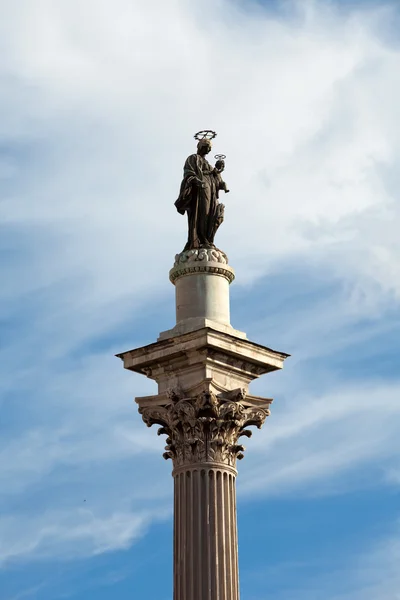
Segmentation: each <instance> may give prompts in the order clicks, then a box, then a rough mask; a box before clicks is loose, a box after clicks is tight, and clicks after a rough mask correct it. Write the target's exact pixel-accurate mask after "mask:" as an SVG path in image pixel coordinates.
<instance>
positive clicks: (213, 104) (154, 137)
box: [0, 0, 400, 556]
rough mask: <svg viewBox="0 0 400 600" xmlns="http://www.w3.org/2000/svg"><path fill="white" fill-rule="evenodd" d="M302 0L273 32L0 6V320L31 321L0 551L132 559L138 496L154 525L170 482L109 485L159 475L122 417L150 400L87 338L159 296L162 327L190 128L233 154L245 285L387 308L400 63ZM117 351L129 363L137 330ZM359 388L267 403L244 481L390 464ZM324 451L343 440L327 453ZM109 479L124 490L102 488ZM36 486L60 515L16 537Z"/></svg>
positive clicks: (177, 14) (147, 16)
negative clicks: (86, 500)
mask: <svg viewBox="0 0 400 600" xmlns="http://www.w3.org/2000/svg"><path fill="white" fill-rule="evenodd" d="M300 6H302V7H304V6H305V7H308V9H307V10H306V11H303V10H302V8H300V9H299V11H298V12H297V13H294V12H293V11H292V13H291V14H292V15H294V16H293V18H287V16H288V15H286V18H285V19H284V18H279V17H278V16H271V15H270V14H269V13H268V12H264V11H263V10H262V9H261V8H259V9H256V8H255V7H254V10H253V11H249V12H246V11H245V10H244V9H243V8H241V7H240V4H239V3H233V2H227V1H222V0H219V1H218V2H216V1H215V0H207V1H203V2H202V5H201V10H200V9H199V8H198V6H197V4H196V3H194V2H192V3H190V2H183V1H178V0H173V1H169V2H162V1H161V0H159V1H155V0H153V1H148V0H146V1H144V0H143V1H138V0H136V1H132V0H115V1H114V2H112V3H111V2H107V1H101V2H99V1H98V0H87V2H85V3H82V2H78V1H77V0H69V1H68V2H67V1H60V2H58V3H57V4H55V3H54V2H51V1H50V0H41V1H38V2H36V3H32V2H29V1H28V0H22V1H21V2H19V3H18V6H17V5H16V4H13V3H6V2H5V1H4V0H3V1H1V2H0V7H1V9H2V14H3V19H2V23H1V24H0V37H1V40H2V53H1V57H0V85H1V88H2V98H1V99H0V107H1V111H2V115H3V118H2V121H1V123H0V136H1V147H0V150H1V152H0V177H1V179H0V186H1V189H2V201H1V204H0V221H1V223H2V235H3V237H2V245H1V248H0V250H1V251H4V253H5V254H6V256H7V262H6V261H4V270H3V274H2V287H1V290H0V306H1V309H2V314H3V315H4V318H7V319H8V320H9V321H10V322H11V323H13V322H14V320H15V319H16V320H17V321H18V322H22V323H23V326H22V331H21V330H20V329H17V328H16V329H15V334H14V335H13V334H12V332H11V334H10V333H9V332H7V331H5V333H4V336H5V339H6V340H7V345H6V346H5V345H4V346H3V349H2V350H1V352H0V355H1V356H0V358H1V360H2V366H3V368H4V377H2V380H1V387H2V390H3V392H4V394H5V398H6V399H5V401H4V403H3V410H4V411H6V410H10V411H11V413H12V414H14V413H13V410H15V411H17V410H18V411H19V413H20V415H19V419H14V421H15V422H14V421H13V425H14V426H15V430H14V429H12V428H11V429H10V431H9V436H7V437H4V440H3V444H2V447H1V449H0V466H1V468H0V474H1V476H2V477H3V478H4V480H3V482H2V483H3V485H2V492H3V496H4V498H5V500H4V506H5V507H6V508H4V510H3V514H4V515H5V517H4V519H3V521H2V526H3V527H5V528H6V531H7V535H6V537H5V538H3V539H5V540H6V545H7V547H10V548H13V555H14V556H17V555H19V556H27V555H28V554H29V555H32V554H35V555H38V554H39V555H41V554H42V553H43V552H48V553H50V552H51V553H52V554H53V555H55V554H57V553H58V552H59V553H60V554H68V553H69V552H72V547H74V548H76V547H77V546H79V548H78V550H79V553H80V554H81V555H83V554H85V553H87V554H93V553H96V552H100V551H103V550H104V549H107V548H111V547H115V548H117V547H123V546H124V544H128V543H129V541H130V540H132V539H134V538H135V536H136V535H138V534H139V533H140V531H142V528H141V526H142V524H143V519H144V520H145V521H146V519H148V518H150V517H149V516H148V515H147V513H146V515H145V517H143V511H142V510H141V505H140V502H139V500H138V499H139V498H143V497H146V499H148V498H147V496H146V494H147V495H148V496H149V497H150V500H151V501H152V502H153V505H154V506H153V508H154V512H152V513H151V514H152V515H153V514H159V510H160V508H159V506H158V505H157V498H158V499H159V498H162V497H163V495H164V494H165V488H164V491H163V484H164V483H165V481H166V479H163V478H162V477H164V475H162V476H160V478H159V480H158V479H157V485H154V483H153V482H150V476H149V475H146V474H144V475H143V478H142V480H141V481H140V484H138V485H137V488H136V489H135V490H132V489H129V481H127V478H126V470H125V471H123V469H126V462H125V461H128V460H129V461H131V463H130V464H131V465H132V467H131V468H132V471H133V472H135V473H138V472H139V470H140V469H142V470H143V466H142V465H143V461H142V458H143V455H146V457H147V459H148V461H149V464H150V462H151V461H152V460H153V457H154V464H153V463H151V467H152V469H156V468H157V469H158V471H157V475H158V474H160V473H163V474H164V473H165V477H166V473H167V469H165V470H164V471H161V469H162V467H161V458H159V454H161V449H162V441H161V440H159V439H158V438H156V436H155V432H154V431H151V432H150V431H147V430H146V429H145V428H144V426H143V425H142V424H141V423H140V419H139V417H138V416H137V415H136V414H135V407H134V405H133V403H130V402H129V401H128V400H129V399H130V398H131V396H133V395H140V392H141V390H145V393H146V390H147V388H149V389H150V387H149V385H147V384H146V382H143V383H137V382H139V378H134V377H132V376H131V377H127V375H130V374H125V378H124V374H123V372H122V369H121V365H118V364H117V362H115V363H113V362H112V361H113V360H115V359H112V358H111V354H112V351H111V344H108V348H107V352H108V353H109V356H110V358H109V359H107V358H105V357H104V356H103V354H99V353H97V352H95V353H94V352H93V351H92V350H91V349H87V348H85V344H89V343H93V345H94V346H96V343H95V342H94V341H93V340H95V339H98V337H101V336H104V335H107V334H110V332H112V331H113V330H115V329H116V328H117V327H121V326H122V324H124V323H127V322H129V323H131V322H132V320H133V315H138V316H140V317H141V316H142V312H143V311H144V310H145V308H147V307H148V305H149V303H151V302H152V299H154V298H156V299H157V300H159V299H160V298H162V297H163V296H164V295H166V294H168V293H169V294H170V303H171V319H172V313H173V297H172V293H173V291H172V289H170V287H169V284H168V281H167V273H168V269H169V267H170V265H171V261H172V259H173V256H174V253H175V252H176V251H177V250H179V249H181V247H182V246H183V244H184V238H185V227H186V224H185V220H184V219H182V218H181V217H180V216H179V215H178V214H177V213H176V212H175V209H174V206H173V202H174V200H175V198H176V194H177V190H178V187H179V183H180V176H181V169H182V165H183V161H184V159H185V157H186V155H187V154H189V153H190V152H192V151H193V140H192V135H193V133H194V132H195V131H196V130H198V129H201V128H203V127H213V128H215V129H217V131H218V132H219V136H218V137H217V139H216V144H215V151H216V152H218V151H223V152H225V153H226V154H227V156H228V159H227V169H226V179H227V181H228V182H229V184H230V189H231V194H230V195H229V196H228V198H227V201H226V204H227V219H226V223H224V225H223V227H222V228H221V231H220V234H219V238H218V243H219V245H220V246H221V247H222V248H223V249H224V250H226V251H227V252H228V254H229V256H230V258H231V262H232V264H233V265H234V266H235V267H236V268H237V276H238V277H237V281H238V282H239V284H240V285H250V284H251V283H253V282H254V281H256V280H257V278H258V277H260V276H262V275H265V274H267V273H268V272H269V271H270V270H272V269H278V268H279V265H280V264H282V262H283V261H287V262H290V261H291V260H294V259H295V260H302V261H303V263H304V265H305V267H308V268H309V269H313V268H314V267H315V268H318V269H324V270H325V272H327V273H331V274H332V278H335V281H342V282H345V284H344V288H343V289H344V293H343V295H344V298H345V301H346V302H347V300H350V302H349V306H347V307H346V308H344V307H343V311H342V312H341V313H340V314H337V315H336V316H335V318H336V319H337V321H336V322H335V325H338V324H340V323H343V322H344V321H345V322H351V320H352V319H353V318H355V315H356V314H359V312H360V311H361V312H362V313H363V314H376V312H378V313H379V311H380V310H381V309H382V307H386V306H387V305H388V303H389V304H390V303H392V302H397V301H398V294H399V291H400V288H399V281H400V277H399V272H398V269H399V267H398V265H399V259H400V247H399V241H398V235H397V232H398V227H399V210H398V208H397V206H396V202H395V201H396V191H395V190H396V175H395V174H396V170H397V168H398V156H399V153H398V150H399V145H400V133H399V131H398V128H397V127H396V125H397V120H398V119H397V112H398V106H399V101H400V69H399V66H400V54H399V52H398V49H397V48H396V47H395V46H391V45H390V43H389V42H388V41H387V40H386V39H384V37H382V35H381V29H380V28H381V27H382V24H385V23H386V22H389V20H390V19H392V14H391V13H390V11H381V10H380V9H377V8H374V9H372V11H371V12H370V13H367V12H364V11H356V10H353V11H350V12H349V15H345V14H344V13H340V12H337V11H335V10H334V9H333V8H332V7H331V8H327V7H326V5H325V4H323V3H307V4H305V3H300ZM289 13H290V11H289ZM289 13H288V14H289ZM211 16H212V18H211ZM260 301H262V298H260ZM320 308H321V310H320V314H319V315H313V316H312V321H310V320H308V325H307V324H306V323H305V322H302V323H299V324H297V330H296V331H292V332H289V334H288V333H287V332H285V334H284V333H283V334H282V335H285V338H286V339H287V337H288V335H291V336H292V337H291V339H292V340H293V341H295V340H297V341H298V340H300V339H301V336H302V335H307V333H308V332H309V331H310V329H311V323H312V322H314V329H313V331H314V334H315V335H316V333H317V331H316V330H317V323H322V322H323V321H324V320H325V321H326V320H327V318H328V316H332V313H327V312H326V307H320ZM137 322H140V319H139V318H137ZM171 325H172V323H165V327H164V329H167V328H168V327H170V326H171ZM244 325H245V324H242V325H241V324H237V326H238V327H239V328H244ZM331 326H332V327H333V325H331ZM302 328H303V330H302ZM157 333H158V332H156V331H154V332H149V334H148V335H149V336H150V337H154V338H155V337H156V334H157ZM119 335H120V337H121V338H122V339H121V344H122V343H123V344H125V343H126V341H128V342H129V343H131V344H132V346H133V345H135V344H139V343H142V340H139V336H142V337H143V336H144V334H143V332H141V331H140V332H136V331H132V332H130V331H127V330H125V331H124V333H123V334H119ZM265 341H266V342H267V343H268V340H265ZM143 343H144V342H143ZM337 344H338V347H339V346H340V345H341V346H345V345H346V344H345V341H344V340H339V341H338V342H337ZM123 349H125V348H124V347H121V348H116V350H123ZM283 349H285V348H283ZM331 349H332V345H331ZM80 353H81V354H80ZM311 354H312V353H311V350H309V355H310V356H311ZM82 355H83V358H80V356H82ZM114 364H115V367H114V366H112V365H114ZM303 384H304V385H305V383H304V381H303ZM138 386H141V388H140V389H139V387H138ZM153 389H154V388H153ZM364 392H365V393H366V394H367V393H368V390H364V389H361V390H360V389H358V390H354V392H352V394H351V395H350V393H349V392H341V395H340V398H338V397H337V394H338V393H337V392H336V390H335V391H334V392H332V394H331V395H329V396H326V397H325V398H323V399H322V400H320V401H312V402H311V401H309V400H307V399H304V398H305V396H306V393H307V388H305V390H304V393H302V394H301V397H299V394H297V395H296V396H295V397H293V399H292V400H291V405H290V407H289V410H288V411H287V412H286V413H285V415H283V413H280V414H279V413H277V415H276V416H275V407H274V413H273V414H274V416H273V417H271V422H270V423H269V424H268V425H267V426H266V429H265V432H263V433H262V434H260V433H258V434H257V436H255V437H254V439H253V440H252V441H251V442H250V443H249V444H248V445H249V448H251V449H250V450H249V457H248V458H246V462H247V463H248V469H249V471H248V472H249V473H251V472H255V471H257V469H259V468H260V467H259V465H257V460H258V458H257V457H258V456H260V454H261V453H263V455H264V454H265V450H266V448H268V449H270V448H271V449H272V450H271V454H270V464H271V468H272V470H271V472H270V473H269V474H268V477H269V479H268V481H269V483H268V482H264V484H263V485H264V486H275V487H276V489H280V490H284V489H286V486H287V485H288V481H289V479H290V481H291V482H292V485H300V483H301V482H302V481H321V480H323V479H324V478H325V473H326V469H327V468H328V467H329V468H332V469H334V470H335V472H338V473H339V472H343V470H344V469H346V468H347V462H348V461H351V464H352V465H358V464H361V463H362V462H365V461H366V460H368V459H370V458H371V456H372V455H373V456H375V457H378V458H379V457H380V456H387V455H388V453H389V448H391V449H392V450H391V451H392V452H394V451H397V449H398V446H397V441H396V440H395V439H394V437H395V436H394V432H393V430H392V427H394V424H395V423H396V421H395V419H397V420H398V411H397V408H396V407H395V396H396V394H397V393H398V389H397V388H395V387H393V388H390V387H389V386H387V387H385V386H382V387H381V388H376V389H375V390H374V391H373V393H372V396H371V395H369V396H368V400H367V401H366V402H367V405H368V407H369V409H368V410H369V412H368V414H365V413H363V410H364V409H365V403H364V402H363V399H362V396H363V394H364ZM6 393H7V394H10V393H11V394H13V395H11V396H10V395H8V396H6ZM382 395H384V396H385V398H386V400H385V402H384V403H381V402H380V398H381V396H382ZM16 396H18V398H16ZM372 397H373V398H374V400H375V402H376V403H379V404H380V411H381V412H380V413H379V415H378V416H376V415H375V423H376V420H378V422H379V423H380V426H381V427H382V428H383V427H386V426H388V427H389V428H390V436H389V437H388V438H387V439H386V441H384V439H383V433H382V431H383V430H380V431H379V432H378V433H376V430H374V428H373V416H372V415H373V406H372V400H371V398H372ZM296 402H302V405H301V408H296V406H295V403H296ZM12 403H15V406H16V407H17V408H15V409H13V406H14V405H13V404H12ZM293 407H294V408H293ZM278 415H279V416H278ZM360 415H361V419H360V418H359V416H360ZM392 417H393V421H391V418H392ZM272 419H273V420H272ZM11 420H12V419H11ZM354 432H357V436H358V437H354V438H352V435H354V436H355V435H356V434H355V433H354ZM305 433H307V436H308V435H309V439H308V441H307V443H305V444H303V441H304V440H303V437H304V435H305ZM328 433H329V435H327V434H328ZM368 436H373V443H372V444H371V443H370V438H368ZM334 439H336V440H337V439H340V440H341V442H342V445H341V446H340V447H335V449H334V450H333V451H332V445H334ZM296 441H297V442H299V443H300V441H301V442H302V446H301V451H300V450H299V448H295V446H294V443H295V442H296ZM272 443H273V445H272ZM257 451H258V452H259V453H260V454H259V455H257ZM139 453H141V456H140V460H139V459H138V456H137V455H138V454H139ZM294 453H296V457H295V460H294V462H293V459H291V457H293V455H294ZM252 455H253V456H254V459H251V458H250V457H251V456H252ZM285 461H286V462H285ZM288 464H290V467H288V466H287V465H288ZM156 465H159V466H158V467H156ZM119 469H121V471H119ZM252 469H253V471H252ZM88 471H92V473H91V478H90V486H92V487H91V489H98V486H100V487H101V486H102V493H101V494H99V495H98V497H97V499H96V501H95V515H96V516H95V517H93V518H92V516H90V515H89V513H87V512H84V511H83V512H82V511H81V510H76V509H74V508H72V506H74V501H75V500H73V495H75V494H78V493H79V495H80V496H79V497H81V492H82V489H83V488H82V485H83V482H84V481H85V477H86V476H87V472H88ZM122 471H123V472H122ZM113 472H117V473H120V474H121V478H120V480H119V481H118V482H115V488H114V489H112V490H110V489H107V491H106V490H105V488H109V487H110V485H109V481H110V480H111V479H112V476H113ZM140 472H141V473H142V471H140ZM152 473H154V471H152ZM62 477H64V478H65V479H66V480H68V478H70V480H71V481H72V482H73V485H72V484H71V485H70V486H69V490H70V491H69V492H68V493H67V494H66V499H65V498H64V500H62V499H61V498H59V497H57V495H56V496H54V494H56V491H55V489H54V488H55V487H56V486H55V483H56V482H60V479H62ZM152 478H153V479H154V475H152ZM135 481H137V478H136V479H135ZM5 482H6V483H5ZM64 483H65V481H64ZM113 483H114V480H113ZM40 486H42V487H43V489H49V490H50V489H51V498H52V500H51V501H52V502H57V503H59V506H60V508H58V506H56V507H55V508H53V507H52V509H51V510H50V511H49V506H48V501H46V499H44V498H43V497H40V498H39V497H38V498H37V499H36V500H37V504H36V505H35V506H34V507H33V508H32V509H31V510H32V512H33V513H34V514H33V515H29V516H30V517H32V520H33V524H32V525H31V526H26V527H25V524H26V522H27V519H28V516H27V515H25V516H24V515H19V516H18V519H17V520H16V518H15V517H14V516H13V509H12V505H8V504H6V502H8V500H7V498H8V497H9V496H10V495H12V494H16V493H19V494H24V493H27V492H28V491H29V492H30V493H32V490H37V487H40ZM96 486H97V487H96ZM63 489H64V488H63ZM149 490H150V491H149ZM118 497H119V499H118ZM63 502H64V504H63ZM27 510H28V509H27ZM46 511H49V512H48V515H47V517H46V516H42V513H44V512H46ZM146 522H147V521H146ZM22 530H24V534H23V535H22V534H21V531H22ZM12 531H14V533H11V532H12ZM71 536H72V537H71ZM0 537H1V536H0ZM76 540H81V541H83V542H82V544H76V543H73V541H76ZM11 542H12V543H11ZM46 549H47V550H46ZM3 552H4V550H3Z"/></svg>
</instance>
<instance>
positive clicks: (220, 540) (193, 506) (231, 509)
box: [174, 465, 239, 600]
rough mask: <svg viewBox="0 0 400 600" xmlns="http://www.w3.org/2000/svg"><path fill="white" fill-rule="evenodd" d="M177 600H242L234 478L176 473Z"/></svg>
mask: <svg viewBox="0 0 400 600" xmlns="http://www.w3.org/2000/svg"><path fill="white" fill-rule="evenodd" d="M174 478H175V490H174V496H175V498H174V557H175V559H174V600H185V599H186V598H192V599H193V600H206V599H207V600H211V599H216V598H218V599H220V600H228V599H229V600H238V599H239V576H238V544H237V523H236V472H235V471H233V470H227V469H225V468H223V467H221V468H217V467H214V468H213V467H212V466H210V465H208V466H207V465H199V466H196V467H192V468H190V467H187V468H185V469H183V470H175V471H174Z"/></svg>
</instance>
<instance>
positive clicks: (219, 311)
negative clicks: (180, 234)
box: [158, 248, 246, 340]
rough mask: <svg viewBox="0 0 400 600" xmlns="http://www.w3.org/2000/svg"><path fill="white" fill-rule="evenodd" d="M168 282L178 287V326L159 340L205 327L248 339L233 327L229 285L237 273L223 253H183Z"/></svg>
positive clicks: (179, 255) (176, 302)
mask: <svg viewBox="0 0 400 600" xmlns="http://www.w3.org/2000/svg"><path fill="white" fill-rule="evenodd" d="M169 278H170V281H171V282H172V283H173V284H174V285H175V305H176V326H175V327H174V328H173V329H169V330H168V331H163V332H162V333H160V336H159V338H158V339H159V340H164V339H168V338H170V337H174V336H176V335H182V334H184V333H188V332H189V331H195V330H196V329H201V328H202V327H212V328H213V329H216V330H217V331H222V332H225V333H230V334H231V335H235V336H236V337H240V338H242V339H246V334H245V333H243V332H242V331H237V330H236V329H234V328H233V327H232V326H231V324H230V307H229V285H230V284H231V283H232V281H233V280H234V279H235V272H234V270H233V269H232V267H230V266H229V265H228V257H227V256H226V254H225V253H224V252H222V251H221V250H217V249H216V248H211V249H200V250H187V251H184V252H181V253H180V254H177V255H176V257H175V264H174V266H173V268H172V269H171V270H170V272H169Z"/></svg>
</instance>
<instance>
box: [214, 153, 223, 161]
mask: <svg viewBox="0 0 400 600" xmlns="http://www.w3.org/2000/svg"><path fill="white" fill-rule="evenodd" d="M214 158H216V159H217V160H225V158H226V154H216V155H215V156H214Z"/></svg>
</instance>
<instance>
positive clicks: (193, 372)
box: [117, 328, 288, 395]
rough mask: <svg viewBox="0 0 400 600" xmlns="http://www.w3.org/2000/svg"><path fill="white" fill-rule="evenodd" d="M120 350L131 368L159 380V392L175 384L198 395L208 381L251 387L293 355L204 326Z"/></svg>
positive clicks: (215, 386)
mask: <svg viewBox="0 0 400 600" xmlns="http://www.w3.org/2000/svg"><path fill="white" fill-rule="evenodd" d="M117 356H118V357H119V358H121V359H122V360H123V363H124V367H125V368H126V369H129V370H131V371H135V372H136V373H141V374H143V375H146V376H147V377H149V378H150V379H153V380H154V381H156V382H157V384H158V393H159V394H166V393H167V391H168V390H169V389H170V388H174V389H180V390H182V391H184V392H185V393H188V395H196V394H197V393H200V392H202V391H204V386H205V384H207V385H208V384H209V386H210V387H209V391H210V392H213V393H215V394H219V393H221V392H225V391H231V390H234V389H238V388H244V389H245V391H246V392H247V391H248V386H249V383H250V382H251V381H253V380H254V379H256V378H257V377H259V376H260V375H263V374H264V373H269V372H271V371H276V370H277V369H281V368H282V366H283V361H284V360H285V358H286V357H287V356H288V355H287V354H284V353H282V352H276V351H274V350H271V349H270V348H267V347H266V346H261V345H259V344H255V343H254V342H250V341H249V340H245V339H240V338H237V337H234V336H232V335H229V334H227V333H223V332H221V331H216V330H214V329H211V328H204V329H198V330H196V331H192V332H190V333H186V334H184V335H181V336H176V337H172V338H168V339H165V340H161V341H159V342H156V343H154V344H149V345H148V346H144V347H142V348H136V349H135V350H130V351H128V352H123V353H121V354H118V355H117Z"/></svg>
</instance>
